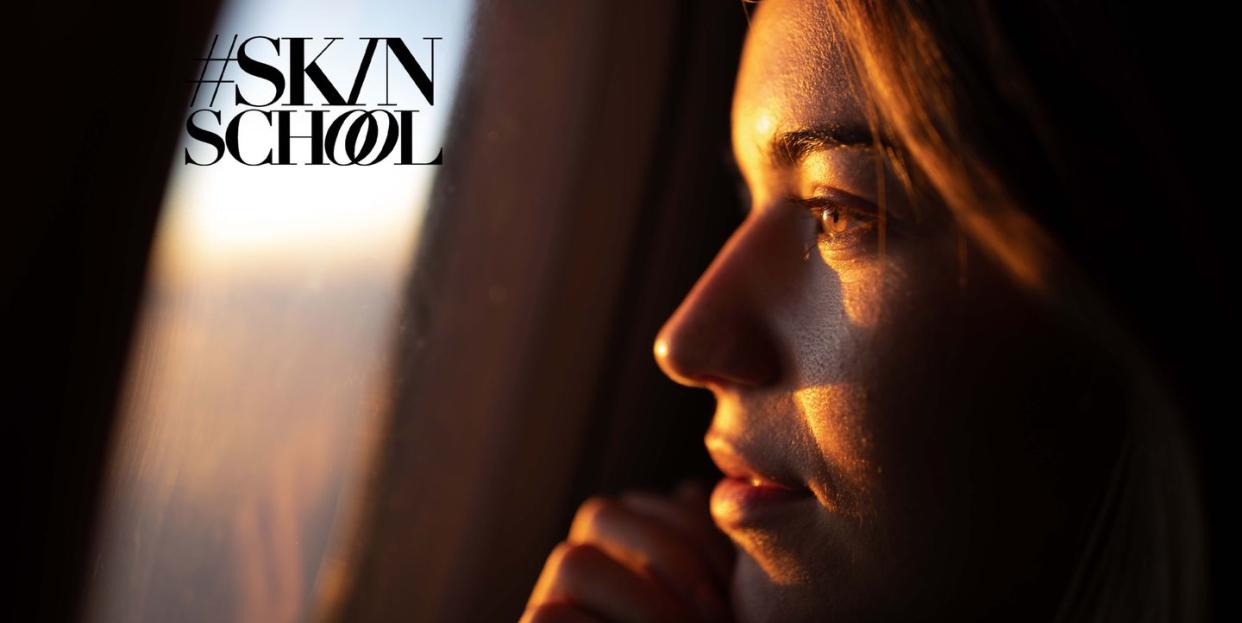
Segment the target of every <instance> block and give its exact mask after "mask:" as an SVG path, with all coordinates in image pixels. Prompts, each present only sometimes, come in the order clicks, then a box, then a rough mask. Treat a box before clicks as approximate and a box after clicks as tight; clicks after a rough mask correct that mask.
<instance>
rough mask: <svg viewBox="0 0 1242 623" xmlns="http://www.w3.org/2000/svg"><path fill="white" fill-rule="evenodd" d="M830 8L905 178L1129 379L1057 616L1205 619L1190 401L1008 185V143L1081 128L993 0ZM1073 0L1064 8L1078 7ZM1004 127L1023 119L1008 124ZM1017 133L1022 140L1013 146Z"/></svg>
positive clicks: (1056, 150)
mask: <svg viewBox="0 0 1242 623" xmlns="http://www.w3.org/2000/svg"><path fill="white" fill-rule="evenodd" d="M827 6H828V14H829V19H830V21H831V24H832V27H833V28H834V29H835V31H836V33H837V34H838V36H839V37H840V38H841V40H842V43H843V45H844V47H845V48H846V49H847V51H848V54H849V57H850V59H851V62H852V63H853V66H854V70H855V71H856V72H857V74H858V76H859V78H860V83H861V86H862V88H863V90H864V92H865V94H866V96H867V97H866V98H865V99H866V100H867V102H868V105H869V106H871V110H870V111H869V113H870V116H871V122H872V125H873V130H874V131H875V134H876V136H877V137H879V136H883V139H884V143H885V144H886V145H890V146H895V151H890V155H891V156H893V158H894V159H896V160H897V161H898V162H899V164H900V165H902V166H903V167H904V168H905V169H906V170H907V171H908V174H907V179H917V180H921V182H922V183H923V184H925V185H926V187H927V189H928V190H929V191H930V192H932V193H934V195H935V197H936V199H937V200H938V201H940V202H941V203H943V204H944V205H945V206H946V207H947V208H948V209H949V211H950V212H951V213H952V214H953V216H954V218H955V220H956V221H957V223H958V225H959V227H960V228H961V229H962V231H963V232H964V233H965V234H966V235H969V236H970V237H971V238H972V239H973V240H975V241H976V242H977V243H978V244H979V246H980V247H982V248H983V249H984V250H985V251H986V252H987V253H989V254H990V255H991V256H992V257H993V258H994V259H995V260H997V261H998V262H999V263H1000V264H1001V265H1003V266H1004V267H1005V268H1006V269H1007V270H1008V272H1009V273H1010V274H1011V275H1012V276H1013V277H1014V279H1015V280H1016V281H1017V282H1018V283H1020V284H1021V285H1023V286H1024V287H1026V288H1027V289H1029V290H1031V291H1033V292H1034V293H1036V294H1037V295H1038V296H1039V297H1040V299H1041V300H1043V301H1044V302H1046V303H1047V304H1049V305H1050V306H1052V307H1054V308H1056V309H1058V310H1059V311H1060V312H1061V313H1064V314H1066V315H1067V317H1069V318H1071V319H1073V320H1075V321H1076V322H1078V323H1080V324H1081V325H1083V326H1084V327H1087V328H1088V329H1089V333H1090V334H1091V335H1094V336H1096V337H1097V338H1098V339H1099V340H1100V342H1101V345H1102V346H1103V347H1104V348H1105V349H1107V350H1108V351H1109V352H1110V353H1111V355H1113V357H1114V359H1115V360H1116V361H1118V362H1119V366H1120V367H1122V368H1124V373H1125V374H1126V375H1127V377H1128V378H1130V379H1132V382H1131V383H1130V387H1129V389H1130V390H1132V396H1131V405H1130V408H1129V412H1128V418H1127V424H1126V426H1127V428H1126V430H1122V431H1118V433H1119V435H1121V436H1122V437H1123V443H1122V445H1121V447H1122V451H1121V453H1120V454H1119V456H1118V457H1117V462H1116V466H1115V470H1114V473H1113V474H1112V478H1111V480H1110V483H1111V484H1110V485H1109V490H1108V491H1105V492H1102V496H1101V497H1102V499H1103V502H1102V503H1101V504H1100V507H1099V508H1098V509H1097V511H1096V515H1095V520H1094V525H1093V528H1092V530H1091V533H1090V534H1089V535H1088V536H1087V538H1086V539H1085V540H1084V543H1083V544H1082V547H1081V550H1080V557H1079V563H1078V567H1077V569H1076V571H1075V572H1074V574H1073V577H1072V578H1068V579H1067V583H1066V590H1065V592H1064V595H1063V596H1062V598H1061V603H1060V606H1059V609H1058V615H1057V620H1059V621H1196V620H1203V619H1205V617H1206V616H1207V606H1206V604H1207V596H1206V585H1207V575H1206V560H1205V557H1206V551H1205V547H1206V544H1205V531H1204V527H1203V524H1204V518H1203V516H1202V515H1203V514H1202V508H1201V500H1200V492H1199V489H1198V477H1197V474H1196V469H1195V460H1194V456H1195V455H1194V453H1193V452H1192V450H1191V446H1190V443H1189V441H1188V439H1187V435H1186V432H1185V431H1184V430H1183V422H1182V420H1183V415H1184V414H1183V413H1182V412H1181V409H1180V408H1179V406H1178V405H1177V404H1176V402H1175V401H1174V400H1173V398H1172V396H1173V395H1174V394H1173V392H1172V391H1171V390H1170V388H1169V387H1168V385H1167V384H1166V382H1165V379H1164V378H1163V376H1162V375H1161V374H1160V373H1159V372H1158V366H1154V365H1152V361H1153V356H1152V355H1151V354H1150V353H1149V352H1148V351H1147V350H1146V348H1145V346H1144V344H1143V342H1142V341H1141V340H1139V339H1136V338H1135V337H1134V335H1133V334H1132V332H1131V331H1129V330H1128V329H1127V328H1126V327H1124V326H1123V323H1122V322H1120V321H1119V316H1118V315H1117V313H1116V310H1114V309H1112V308H1110V302H1109V301H1108V300H1107V298H1106V297H1105V296H1103V295H1101V293H1100V292H1099V291H1098V289H1097V288H1096V287H1094V286H1093V281H1092V280H1091V278H1090V276H1089V275H1087V274H1086V273H1085V272H1084V271H1083V270H1082V267H1081V266H1080V263H1079V262H1077V261H1075V258H1074V257H1073V256H1072V255H1071V254H1070V253H1069V252H1067V251H1066V249H1065V248H1064V247H1063V246H1062V244H1061V243H1060V241H1059V240H1058V238H1057V237H1056V236H1054V235H1052V234H1051V233H1050V232H1049V230H1048V229H1047V228H1046V227H1045V226H1044V225H1043V224H1041V223H1040V222H1039V220H1038V219H1037V215H1038V210H1039V208H1040V205H1039V203H1038V202H1037V201H1033V200H1031V199H1029V198H1028V197H1027V196H1026V195H1025V194H1024V193H1023V191H1022V189H1020V188H1017V187H1016V186H1017V185H1015V184H1013V183H1012V180H1014V179H1016V178H1018V177H1020V174H1021V172H1020V171H1018V172H1016V173H1017V174H1015V171H1014V170H1012V169H1013V167H1012V166H1010V168H1009V169H1007V168H1006V159H1005V158H1002V157H998V156H999V155H1001V154H1004V153H1005V149H1006V148H1009V149H1022V148H1029V151H1030V152H1031V153H1033V154H1037V155H1038V156H1039V157H1042V158H1044V159H1045V161H1046V162H1047V166H1048V167H1049V170H1053V171H1055V170H1056V168H1057V167H1058V166H1059V164H1060V163H1059V161H1058V158H1059V157H1060V154H1063V153H1064V151H1063V150H1065V149H1067V148H1073V145H1074V142H1073V141H1074V137H1073V136H1072V135H1069V136H1067V135H1066V133H1063V132H1060V130H1061V128H1059V127H1058V126H1057V124H1056V123H1055V122H1054V121H1053V119H1052V118H1051V115H1050V114H1049V112H1048V110H1047V109H1046V108H1044V107H1042V106H1041V104H1042V100H1041V98H1042V96H1043V95H1044V93H1043V92H1041V91H1039V90H1038V89H1037V88H1036V87H1035V85H1034V84H1033V83H1032V81H1031V80H1029V79H1028V76H1027V75H1025V73H1024V69H1025V67H1024V66H1023V64H1022V63H1021V62H1020V59H1019V58H1018V55H1017V54H1016V53H1015V52H1014V51H1013V49H1011V47H1010V46H1009V45H1008V40H1007V38H1006V36H1005V34H1004V32H1005V31H1004V30H1003V25H1002V24H1001V23H1000V21H999V20H998V19H996V16H995V15H994V14H993V12H992V11H991V10H990V9H989V7H988V4H987V3H986V2H938V3H936V5H935V6H934V7H933V6H930V5H929V4H925V3H923V2H917V1H915V2H884V1H880V0H827ZM1053 12H1054V13H1055V11H1053ZM1066 13H1071V11H1066V12H1065V13H1061V14H1057V15H1056V17H1057V18H1058V19H1062V20H1071V19H1073V17H1072V15H1066ZM1049 45H1062V44H1061V43H1059V42H1050V43H1049ZM998 128H1000V129H1002V130H1013V131H1012V132H1008V133H1007V132H1005V131H1002V132H1000V135H997V132H996V130H997V129H998ZM1013 135H1018V136H1019V139H1018V140H1015V143H1017V145H1018V146H1017V147H1014V146H1011V145H1005V144H1001V143H1003V142H1004V141H1007V140H1010V139H1011V138H1012V137H1013ZM1022 139H1029V140H1025V141H1023V140H1022ZM1025 157H1028V156H1026V155H1023V156H1021V157H1020V158H1019V159H1021V158H1025ZM1098 278H1099V277H1098V276H1097V278H1096V279H1097V281H1098Z"/></svg>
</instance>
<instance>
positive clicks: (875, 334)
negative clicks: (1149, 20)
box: [524, 0, 1204, 621]
mask: <svg viewBox="0 0 1242 623" xmlns="http://www.w3.org/2000/svg"><path fill="white" fill-rule="evenodd" d="M998 4H999V3H998ZM1015 4H1018V3H1015ZM936 5H937V6H936V7H927V6H922V5H921V3H911V4H904V5H903V4H898V3H873V2H865V1H859V2H854V1H846V0H841V1H827V0H825V1H814V0H805V1H804V0H764V2H763V3H762V4H761V5H760V6H759V7H758V10H757V11H756V14H755V16H754V19H753V21H752V23H751V29H750V33H749V35H748V38H747V42H746V47H745V51H744V53H743V57H742V62H741V67H740V71H739V74H738V81H737V86H736V92H735V96H734V102H733V118H732V134H733V147H734V155H735V157H736V160H737V163H738V166H739V169H740V171H741V174H742V177H743V178H744V180H745V182H746V187H747V189H748V190H749V193H750V202H751V211H750V214H749V217H748V218H747V219H746V221H745V222H744V223H743V224H742V225H741V226H740V227H739V228H738V230H737V231H736V232H735V233H734V235H733V236H732V238H731V239H730V240H729V241H728V243H727V244H726V245H725V246H724V248H723V249H722V250H721V251H720V253H719V255H718V256H717V258H716V260H715V262H714V263H713V264H712V265H711V267H710V268H709V269H708V270H707V271H706V273H705V274H704V275H703V276H702V278H701V279H700V280H699V282H698V283H697V285H696V286H695V287H694V289H693V290H692V291H691V292H690V294H689V295H688V296H687V297H686V299H685V301H684V302H683V303H682V305H681V307H680V308H679V309H678V310H677V311H676V312H675V313H674V315H673V316H672V317H671V318H670V319H669V320H668V322H667V324H666V325H665V327H664V328H663V330H662V331H661V332H660V334H659V336H658V338H657V340H656V344H655V354H656V358H657V360H658V361H659V364H660V366H661V367H662V368H663V369H664V371H665V372H666V373H667V374H668V375H669V376H670V377H671V378H672V379H673V380H675V381H677V382H679V383H683V384H686V385H690V386H694V387H702V388H706V389H708V390H710V391H711V392H712V393H713V394H714V395H715V397H716V400H717V410H716V414H715V416H714V419H713V421H712V425H711V428H710V430H709V431H708V432H707V435H706V438H705V441H706V445H707V448H708V451H709V452H710V454H711V455H712V458H713V459H714V460H715V462H716V463H717V465H718V466H719V467H720V469H721V471H722V472H723V473H724V475H725V478H723V479H722V480H721V481H720V482H719V483H718V484H717V485H716V487H715V490H714V491H713V492H712V493H711V495H710V503H709V502H708V500H707V498H706V496H705V495H704V494H703V493H701V492H698V491H696V490H695V489H694V488H693V487H690V486H687V487H683V489H682V490H681V491H679V493H678V494H676V495H675V496H673V497H670V498H662V497H658V496H652V495H645V494H631V495H625V496H620V497H619V498H614V499H605V498H596V499H592V500H589V501H588V502H587V503H586V504H584V505H583V506H582V508H581V509H580V510H579V512H578V514H577V516H576V518H575V520H574V523H573V526H572V528H571V530H570V534H569V535H568V537H567V539H566V541H565V542H564V543H562V544H561V545H559V546H558V547H557V548H556V549H555V550H554V551H553V552H552V554H551V555H550V556H549V558H548V561H547V563H546V564H545V567H544V570H543V572H542V574H541V576H540V578H539V580H538V582H537V583H536V586H535V588H534V590H533V592H532V595H531V598H530V602H529V604H528V607H527V610H526V613H525V615H524V620H528V621H561V620H563V621H596V620H600V621H614V620H615V621H650V620H699V619H702V620H729V619H736V620H741V621H803V620H829V619H831V620H842V621H854V620H910V619H918V620H981V619H999V620H1008V621H1013V620H1040V621H1046V620H1054V619H1055V620H1126V621H1133V620H1179V621H1188V620H1196V619H1198V618H1201V617H1202V616H1203V615H1204V613H1203V612H1202V611H1201V608H1202V607H1203V603H1204V596H1203V595H1202V591H1203V589H1204V586H1203V584H1204V578H1203V574H1204V551H1203V550H1204V543H1203V539H1202V530H1201V525H1200V524H1201V521H1202V520H1201V516H1200V509H1199V501H1198V498H1197V495H1198V494H1197V484H1196V477H1195V472H1194V466H1193V462H1192V461H1191V460H1190V456H1191V454H1190V450H1189V449H1188V443H1187V441H1186V439H1185V435H1184V433H1183V431H1182V428H1181V425H1180V423H1179V410H1178V405H1177V404H1176V402H1175V400H1174V397H1173V394H1172V392H1171V390H1169V388H1168V387H1167V384H1166V383H1165V382H1164V379H1163V377H1162V376H1161V372H1160V370H1159V369H1158V367H1157V366H1155V365H1153V364H1152V363H1151V362H1152V360H1153V358H1152V356H1151V355H1150V353H1149V352H1147V349H1146V347H1144V346H1142V345H1141V344H1142V342H1141V341H1140V340H1138V339H1136V338H1135V337H1134V334H1136V333H1137V332H1138V330H1139V329H1138V328H1136V327H1139V328H1141V325H1140V323H1139V322H1138V321H1137V320H1135V316H1134V315H1130V314H1128V311H1127V310H1128V309H1129V308H1127V307H1126V305H1132V306H1133V307H1135V308H1137V307H1139V306H1140V304H1142V300H1141V299H1127V298H1126V297H1127V296H1128V295H1129V294H1128V292H1129V291H1128V290H1127V289H1126V286H1127V285H1128V284H1127V283H1125V282H1124V280H1125V279H1127V278H1130V277H1128V275H1132V274H1133V273H1134V272H1136V271H1135V270H1134V268H1133V264H1131V269H1130V270H1129V271H1128V272H1127V270H1126V262H1127V261H1130V262H1132V261H1133V260H1134V259H1135V257H1136V254H1137V255H1138V256H1141V254H1142V253H1144V252H1145V251H1144V249H1145V248H1144V247H1142V246H1141V245H1142V244H1143V242H1142V241H1141V240H1137V238H1138V236H1133V235H1134V234H1136V233H1138V232H1141V231H1142V230H1141V229H1128V228H1135V227H1137V226H1138V225H1135V224H1134V223H1133V221H1142V219H1144V218H1147V217H1150V216H1151V215H1153V214H1156V212H1154V210H1155V206H1157V205H1158V204H1160V203H1161V202H1163V201H1167V196H1165V195H1161V194H1160V193H1161V192H1163V191H1164V190H1165V187H1164V186H1162V184H1165V183H1166V182H1167V179H1163V178H1160V177H1159V176H1154V175H1153V173H1152V170H1151V169H1147V170H1143V169H1136V168H1134V166H1132V165H1134V163H1135V162H1138V161H1139V158H1140V156H1141V155H1142V152H1143V151H1144V150H1143V149H1142V145H1141V144H1140V145H1138V146H1137V147H1136V146H1135V145H1134V143H1135V137H1136V136H1137V134H1129V133H1127V132H1128V130H1127V126H1126V119H1124V117H1125V116H1126V114H1127V112H1122V111H1119V109H1117V108H1110V106H1113V105H1115V104H1117V102H1112V101H1111V100H1110V99H1109V98H1110V97H1114V96H1115V94H1117V93H1123V92H1126V91H1125V90H1124V88H1122V87H1123V86H1125V85H1121V83H1122V82H1124V81H1125V80H1126V79H1127V78H1126V76H1127V74H1126V73H1125V72H1124V71H1122V65H1121V64H1122V62H1123V61H1124V59H1121V60H1119V58H1120V57H1121V56H1124V55H1118V54H1116V52H1117V50H1118V49H1121V48H1119V47H1118V46H1120V43H1119V42H1120V41H1121V38H1120V37H1119V36H1116V33H1115V32H1112V31H1110V30H1108V27H1109V24H1110V22H1109V21H1108V20H1109V19H1110V16H1108V15H1106V14H1103V13H1098V14H1097V13H1092V12H1090V11H1087V10H1085V9H1084V10H1081V11H1079V10H1074V11H1068V10H1067V11H1056V10H1054V9H1055V6H1053V5H1051V4H1048V3H1042V4H1040V6H1039V7H1028V8H1020V7H1007V8H1006V9H1005V11H1007V12H1004V11H1001V10H1000V8H996V9H993V10H988V9H987V4H986V3H975V2H961V3H954V2H949V3H936ZM1020 13H1021V14H1020ZM1110 63H1111V64H1110ZM1105 70H1107V71H1105ZM1119 85H1121V86H1119ZM1139 104H1141V102H1138V103H1134V105H1135V106H1138V105H1139ZM1127 111H1128V112H1129V113H1133V112H1134V111H1133V110H1129V109H1128V108H1127ZM1118 141H1129V143H1125V142H1118ZM1122 181H1128V183H1127V184H1124V185H1123V184H1121V183H1120V182H1122ZM1149 210H1151V211H1150V212H1149ZM1105 234H1107V235H1108V236H1111V237H1110V238H1103V237H1102V236H1103V235H1105ZM1125 236H1133V238H1135V239H1136V241H1135V242H1134V243H1133V244H1134V245H1137V246H1134V247H1133V248H1130V247H1127V246H1126V245H1127V244H1129V242H1127V241H1126V240H1127V239H1126V238H1124V237H1125ZM1119 240H1120V241H1119ZM1101 245H1103V246H1101ZM1126 253H1131V255H1128V256H1127V255H1126ZM1118 280H1120V281H1118ZM1149 296H1150V294H1149ZM1156 304H1159V303H1156ZM1119 309H1120V310H1121V311H1118V310H1119ZM709 513H710V520H711V521H709ZM713 523H714V524H715V526H716V527H718V528H719V530H720V531H722V532H723V534H724V535H726V536H727V537H728V541H727V542H726V541H723V540H722V539H720V538H719V532H717V531H716V530H715V529H714V528H713V525H712V524H713Z"/></svg>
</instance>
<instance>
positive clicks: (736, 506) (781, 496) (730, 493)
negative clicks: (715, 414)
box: [704, 433, 814, 528]
mask: <svg viewBox="0 0 1242 623" xmlns="http://www.w3.org/2000/svg"><path fill="white" fill-rule="evenodd" d="M704 441H705V443H706V445H707V452H708V454H710V455H711V457H712V461H713V462H715V463H716V466H717V467H719V468H720V471H721V472H723V473H724V475H725V477H724V478H722V479H721V480H720V482H719V483H717V484H716V488H715V489H714V490H713V491H712V498H711V512H712V517H713V519H715V520H716V523H717V524H718V525H719V526H720V527H721V528H730V527H734V528H740V527H746V526H756V525H758V524H762V523H764V522H765V521H769V520H772V519H774V518H775V517H776V516H778V515H780V514H782V513H784V512H787V511H788V510H789V509H790V507H792V506H794V505H797V504H801V503H806V502H813V501H814V496H813V495H812V494H811V491H810V489H808V488H807V487H805V486H803V485H802V484H801V483H800V482H798V481H797V480H796V479H795V478H793V477H792V476H791V475H789V474H786V473H784V472H781V471H780V470H775V469H766V470H765V469H762V468H759V467H756V466H755V463H756V462H755V461H754V460H752V459H750V458H748V457H746V456H745V455H743V453H742V452H741V451H739V450H738V449H737V447H736V446H734V445H733V444H732V443H730V442H729V441H728V440H727V439H724V438H723V437H721V436H719V435H715V434H710V433H709V434H708V436H707V438H706V439H705V440H704Z"/></svg>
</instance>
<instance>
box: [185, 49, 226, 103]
mask: <svg viewBox="0 0 1242 623" xmlns="http://www.w3.org/2000/svg"><path fill="white" fill-rule="evenodd" d="M219 38H220V35H219V34H217V35H215V36H213V37H212V38H211V48H210V49H208V50H207V58H196V59H194V60H196V61H202V62H203V69H202V70H201V71H199V73H198V80H191V81H190V82H191V83H193V84H194V97H193V98H191V99H190V106H191V107H193V106H195V105H196V104H197V103H198V92H199V89H201V88H202V87H203V84H214V85H216V86H215V88H214V89H212V91H211V103H209V104H207V107H208V108H214V107H215V105H216V94H218V93H219V92H220V85H221V84H222V83H225V82H227V83H230V84H232V83H233V81H232V80H225V79H224V72H225V70H226V69H228V67H229V61H235V60H237V58H236V57H234V56H233V48H234V47H235V46H236V45H237V35H233V42H232V43H230V44H229V51H228V52H227V53H226V54H225V55H224V57H223V58H217V57H215V56H212V54H215V51H216V40H218V39H219ZM213 61H223V63H222V64H221V65H220V73H219V74H217V75H216V79H215V80H208V79H207V67H208V66H209V65H211V63H212V62H213Z"/></svg>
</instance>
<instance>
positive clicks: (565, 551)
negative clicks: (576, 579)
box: [555, 543, 603, 578]
mask: <svg viewBox="0 0 1242 623" xmlns="http://www.w3.org/2000/svg"><path fill="white" fill-rule="evenodd" d="M557 550H559V551H557V552H556V554H555V555H556V556H557V563H556V565H555V575H556V576H557V577H560V578H564V577H573V576H576V575H580V574H582V573H584V572H586V571H587V570H589V569H591V568H593V567H595V566H596V565H597V564H598V563H599V558H600V556H602V555H603V554H602V553H601V552H600V551H599V550H598V549H596V548H595V546H593V545H587V544H585V543H561V544H560V545H558V546H557Z"/></svg>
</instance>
